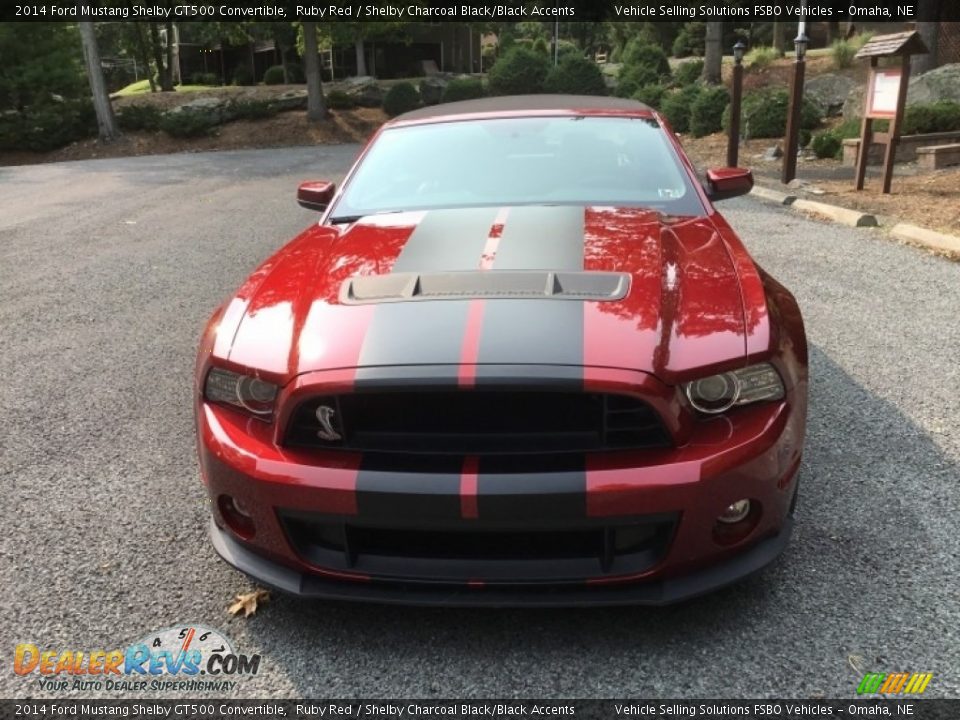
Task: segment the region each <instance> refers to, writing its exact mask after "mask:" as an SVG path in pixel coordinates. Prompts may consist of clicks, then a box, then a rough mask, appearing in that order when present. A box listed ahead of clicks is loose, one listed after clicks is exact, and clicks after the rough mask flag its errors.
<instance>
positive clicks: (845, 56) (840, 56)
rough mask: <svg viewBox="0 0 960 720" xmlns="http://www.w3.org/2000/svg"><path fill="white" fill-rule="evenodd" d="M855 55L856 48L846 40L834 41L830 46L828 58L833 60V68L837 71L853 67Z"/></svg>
mask: <svg viewBox="0 0 960 720" xmlns="http://www.w3.org/2000/svg"><path fill="white" fill-rule="evenodd" d="M856 54H857V50H856V48H854V47H853V45H851V44H850V42H849V41H847V40H834V41H833V44H832V45H831V46H830V57H832V58H833V66H834V67H835V68H836V69H837V70H843V69H845V68H848V67H850V66H851V65H853V56H854V55H856Z"/></svg>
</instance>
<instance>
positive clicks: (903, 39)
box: [856, 31, 928, 193]
mask: <svg viewBox="0 0 960 720" xmlns="http://www.w3.org/2000/svg"><path fill="white" fill-rule="evenodd" d="M926 52H928V50H927V47H926V45H924V44H923V40H921V39H920V35H919V34H917V33H916V32H913V31H907V32H900V33H892V34H890V35H877V36H876V37H873V38H871V39H870V40H869V41H868V42H867V43H866V44H865V45H864V46H863V47H862V48H861V49H860V52H858V53H857V54H856V57H858V58H870V83H869V85H868V86H867V98H866V103H865V107H864V109H863V124H862V125H861V127H860V148H859V150H858V152H857V182H856V188H857V190H863V179H864V177H865V176H866V173H867V159H868V157H869V155H870V146H871V145H872V144H873V143H880V144H881V145H884V146H885V147H884V152H883V192H884V193H889V192H890V182H891V180H893V162H894V160H895V159H896V155H897V143H898V142H899V140H900V127H901V125H902V124H903V110H904V107H905V106H906V104H907V85H908V84H909V82H910V56H911V55H922V54H924V53H926ZM882 57H899V58H900V66H899V67H897V66H896V65H893V66H890V67H884V68H881V67H879V66H878V62H877V61H878V60H879V58H882ZM876 119H886V120H889V121H890V126H889V128H887V132H885V133H875V132H873V121H874V120H876Z"/></svg>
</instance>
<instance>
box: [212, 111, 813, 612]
mask: <svg viewBox="0 0 960 720" xmlns="http://www.w3.org/2000/svg"><path fill="white" fill-rule="evenodd" d="M752 182H753V181H752V177H751V175H750V172H749V171H748V170H742V169H736V168H724V169H719V170H712V171H708V172H707V173H706V177H705V178H704V179H703V181H702V182H701V180H699V179H698V176H697V174H696V173H695V171H694V168H693V167H692V166H691V164H690V162H689V161H688V160H687V158H686V156H685V155H684V153H683V150H682V149H681V147H680V145H679V143H678V142H677V140H676V139H675V137H674V134H673V132H672V131H671V130H670V127H669V126H668V125H667V123H666V122H665V121H664V119H663V118H662V117H661V116H660V115H658V114H657V113H656V112H654V111H652V110H651V109H650V108H648V107H646V106H645V105H642V104H640V103H637V102H633V101H629V100H618V99H613V98H605V97H604V98H600V97H576V96H551V95H540V96H531V97H504V98H495V99H487V100H476V101H467V102H459V103H451V104H446V105H439V106H436V107H429V108H424V109H421V110H416V111H414V112H411V113H408V114H406V115H402V116H400V117H398V118H396V119H394V120H392V121H390V122H388V123H387V124H386V125H384V126H383V128H382V129H381V130H379V131H378V132H377V134H376V135H375V136H374V137H373V139H372V140H371V141H370V142H369V144H368V145H367V146H366V148H365V149H364V150H363V152H362V153H361V155H360V158H359V159H358V160H357V162H356V164H355V165H354V166H353V168H352V170H351V171H350V172H349V174H348V175H347V177H346V179H345V180H344V182H343V184H342V187H340V189H339V190H336V191H335V189H334V185H333V184H332V183H329V182H310V183H304V184H303V185H301V186H300V188H299V191H298V198H299V200H300V202H301V204H303V205H305V206H307V207H311V208H314V209H316V210H318V211H321V212H322V215H321V217H320V221H319V223H318V224H316V225H314V226H312V227H310V228H308V229H307V230H306V231H304V232H303V233H302V234H301V235H299V236H298V237H296V238H294V239H293V240H292V241H291V242H290V243H289V244H288V245H286V246H285V247H283V248H281V249H280V250H279V251H278V252H277V253H276V254H275V255H273V256H272V257H271V258H270V259H268V260H267V261H266V262H265V263H263V265H261V266H260V267H259V268H258V269H257V270H256V271H254V273H253V274H252V275H251V276H250V278H249V279H248V280H247V281H246V282H245V283H244V284H243V286H242V287H241V288H240V289H239V290H238V291H237V293H236V295H235V296H234V297H233V298H231V299H230V300H228V301H227V302H225V303H224V304H223V306H222V307H220V308H219V309H217V311H216V312H215V313H214V315H213V317H212V318H211V320H210V323H209V325H208V326H207V328H206V331H205V332H204V334H203V338H202V340H201V343H200V352H199V359H198V362H197V368H196V417H197V435H198V437H197V444H198V449H199V455H200V465H201V468H202V474H203V478H204V481H205V483H206V485H207V490H208V492H209V496H210V500H211V505H212V510H213V518H212V523H211V525H210V533H211V535H212V539H213V544H214V546H215V547H216V549H217V551H218V552H219V553H220V555H221V556H223V558H224V559H225V560H226V561H227V562H229V563H230V564H231V565H233V566H235V567H237V568H239V569H240V570H242V571H244V572H246V573H248V574H249V575H251V576H253V577H254V578H256V579H257V580H259V581H261V582H263V583H265V584H267V585H270V586H273V587H276V588H279V589H280V590H283V591H287V592H290V593H294V594H299V595H303V596H313V597H324V598H334V597H336V598H347V599H355V600H377V601H384V602H400V603H419V604H444V605H473V604H494V605H512V604H516V605H574V604H597V605H602V604H615V603H623V604H629V603H654V604H657V603H668V602H674V601H677V600H682V599H684V598H688V597H691V596H694V595H697V594H700V593H703V592H706V591H709V590H712V589H714V588H717V587H719V586H721V585H724V584H726V583H730V582H732V581H735V580H737V579H739V578H742V577H744V576H745V575H747V574H749V573H752V572H754V571H756V570H758V569H760V568H761V567H763V566H765V565H767V564H768V563H769V562H771V561H772V560H773V559H774V558H776V557H777V555H778V554H779V553H780V552H781V551H782V550H783V549H784V547H785V546H786V545H787V542H788V539H789V536H790V531H791V527H792V524H793V520H792V510H793V507H794V505H795V503H796V497H797V479H796V478H797V469H798V467H799V465H800V457H801V450H802V447H803V439H804V427H805V418H806V407H807V347H806V340H805V337H804V330H803V322H802V320H801V317H800V311H799V310H798V308H797V303H796V301H795V300H794V298H793V296H792V295H791V294H790V293H789V292H788V291H787V290H786V289H785V288H784V287H783V286H781V285H780V284H779V283H778V282H777V281H776V280H774V279H773V278H771V277H770V276H769V275H767V274H766V273H765V272H763V270H761V269H760V268H758V267H757V265H756V264H755V263H754V262H753V260H752V259H751V258H750V255H749V254H748V253H747V251H746V249H745V248H744V246H743V244H742V243H741V241H740V239H739V238H738V237H737V235H736V234H735V233H734V231H733V230H732V229H731V228H730V226H729V225H728V224H727V222H726V221H725V220H724V219H723V217H722V216H721V215H720V214H719V213H717V212H716V210H714V208H713V205H712V202H714V201H716V200H721V199H724V198H728V197H732V196H735V195H741V194H743V193H746V192H748V191H749V190H750V188H751V186H752Z"/></svg>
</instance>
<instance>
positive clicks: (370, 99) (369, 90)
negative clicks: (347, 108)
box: [344, 75, 383, 107]
mask: <svg viewBox="0 0 960 720" xmlns="http://www.w3.org/2000/svg"><path fill="white" fill-rule="evenodd" d="M344 92H345V93H346V94H347V95H349V96H350V97H351V98H353V101H354V102H355V103H356V104H357V105H359V106H360V107H380V106H381V105H382V104H383V90H382V89H381V88H380V86H379V85H378V84H377V81H376V80H375V79H374V78H372V77H370V76H369V75H360V76H358V77H352V78H349V79H348V80H347V81H346V82H345V83H344Z"/></svg>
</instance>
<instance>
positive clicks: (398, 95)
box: [383, 82, 420, 117]
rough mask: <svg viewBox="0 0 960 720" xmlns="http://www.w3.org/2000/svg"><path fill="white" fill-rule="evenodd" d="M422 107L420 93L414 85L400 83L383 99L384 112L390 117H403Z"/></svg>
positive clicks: (388, 91)
mask: <svg viewBox="0 0 960 720" xmlns="http://www.w3.org/2000/svg"><path fill="white" fill-rule="evenodd" d="M418 107H420V93H418V92H417V89H416V88H415V87H414V86H413V84H412V83H408V82H399V83H397V84H396V85H394V86H393V87H391V88H390V89H389V90H387V94H386V95H384V97H383V111H384V112H385V113H387V115H389V116H390V117H396V116H397V115H402V114H403V113H405V112H410V111H411V110H415V109H417V108H418Z"/></svg>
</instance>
